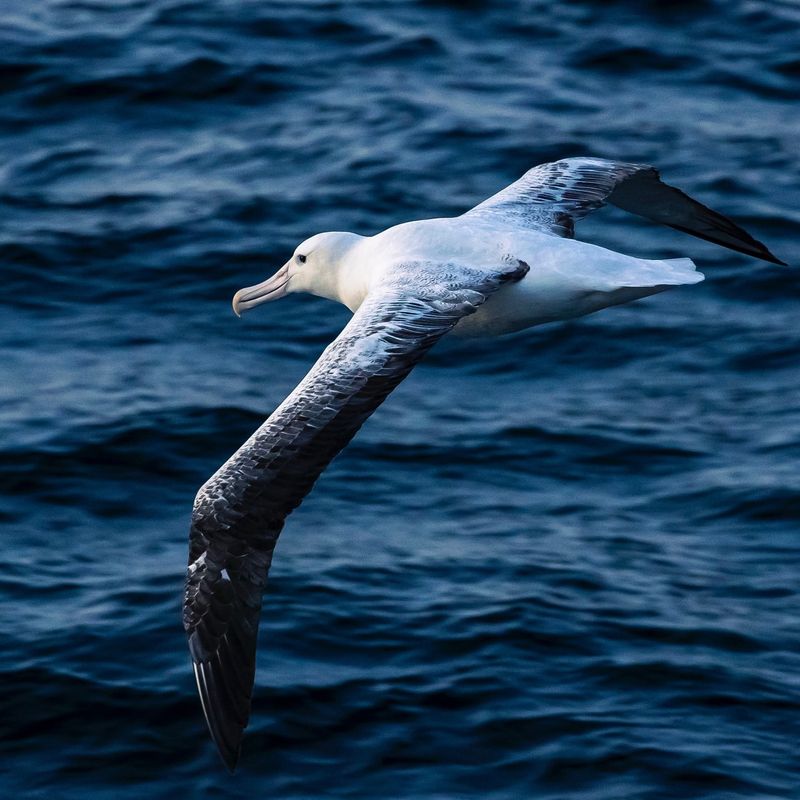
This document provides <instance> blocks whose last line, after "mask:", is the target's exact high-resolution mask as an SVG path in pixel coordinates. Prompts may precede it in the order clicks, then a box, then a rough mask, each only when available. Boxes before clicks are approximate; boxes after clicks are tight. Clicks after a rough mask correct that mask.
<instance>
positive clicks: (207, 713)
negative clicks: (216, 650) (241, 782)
mask: <svg viewBox="0 0 800 800" xmlns="http://www.w3.org/2000/svg"><path fill="white" fill-rule="evenodd" d="M193 666H194V675H195V680H196V681H197V690H198V693H199V694H200V703H201V705H202V708H203V716H204V717H205V720H206V725H207V726H208V731H209V733H210V734H211V738H212V740H213V741H214V744H215V745H216V746H217V752H218V753H219V756H220V758H221V759H222V763H223V764H224V765H225V767H226V769H227V770H228V772H230V774H231V775H233V773H234V772H236V766H237V764H238V763H239V756H240V755H241V752H242V737H243V735H244V728H245V727H246V724H247V723H246V721H245V724H244V725H241V724H238V723H237V722H235V721H234V720H233V719H232V718H231V716H230V714H227V713H224V710H223V709H222V708H220V707H219V703H220V700H221V698H220V696H219V689H218V687H217V686H216V682H217V681H216V677H215V675H214V666H213V663H212V662H208V661H205V662H203V661H199V662H198V661H194V662H193Z"/></svg>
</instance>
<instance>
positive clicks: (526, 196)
mask: <svg viewBox="0 0 800 800" xmlns="http://www.w3.org/2000/svg"><path fill="white" fill-rule="evenodd" d="M605 203H611V204H612V205H615V206H618V207H619V208H622V209H624V210H625V211H630V212H631V213H632V214H638V215H639V216H640V217H646V218H647V219H651V220H653V221H654V222H660V223H662V224H663V225H669V226H670V227H671V228H676V229H677V230H679V231H683V232H684V233H689V234H691V235H692V236H698V237H699V238H701V239H707V240H708V241H709V242H714V243H715V244H719V245H722V246H723V247H729V248H730V249H731V250H737V251H738V252H740V253H746V254H747V255H750V256H755V257H756V258H761V259H763V260H764V261H771V262H772V263H774V264H783V263H784V262H783V261H781V260H780V259H778V258H776V257H775V256H774V255H772V253H770V251H769V250H768V249H767V247H766V246H765V245H763V244H762V243H761V242H759V241H756V240H755V239H754V238H753V237H752V236H750V234H749V233H747V231H744V230H742V228H740V227H739V226H738V225H736V224H735V223H733V222H731V220H729V219H728V218H727V217H724V216H722V214H718V213H717V212H716V211H713V210H712V209H710V208H708V207H707V206H704V205H703V204H702V203H698V202H697V201H696V200H692V198H691V197H689V196H688V195H687V194H684V193H683V192H682V191H680V189H676V188H675V187H673V186H669V185H668V184H666V183H663V182H662V181H661V178H660V177H659V173H658V170H656V169H655V168H654V167H651V166H649V165H647V164H626V163H624V162H621V161H607V160H606V159H603V158H564V159H562V160H561V161H553V162H552V163H549V164H540V165H539V166H538V167H534V168H533V169H531V170H528V172H526V173H525V174H524V175H523V176H522V177H521V178H520V179H519V180H518V181H515V182H514V183H512V184H511V185H509V186H507V187H506V188H505V189H502V190H501V191H499V192H498V193H497V194H495V195H493V196H492V197H490V198H489V199H488V200H484V201H483V202H482V203H480V204H479V205H477V206H475V208H473V209H471V210H470V211H468V212H467V213H466V215H465V216H469V215H473V216H487V215H489V216H493V217H498V218H505V219H506V220H507V221H510V222H512V223H513V224H521V225H525V226H531V227H534V228H538V229H540V230H543V231H546V232H548V233H554V234H556V235H558V236H566V237H569V238H572V237H573V236H574V233H575V220H578V219H581V218H582V217H585V216H586V215H587V214H589V213H590V212H592V211H594V210H596V209H598V208H600V207H601V206H603V205H605Z"/></svg>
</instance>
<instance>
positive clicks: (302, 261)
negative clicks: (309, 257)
mask: <svg viewBox="0 0 800 800" xmlns="http://www.w3.org/2000/svg"><path fill="white" fill-rule="evenodd" d="M297 260H298V261H299V262H300V263H301V264H305V263H306V257H305V256H302V255H298V256H297Z"/></svg>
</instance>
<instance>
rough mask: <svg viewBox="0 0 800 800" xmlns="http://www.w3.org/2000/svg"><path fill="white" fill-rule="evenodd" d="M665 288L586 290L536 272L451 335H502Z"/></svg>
mask: <svg viewBox="0 0 800 800" xmlns="http://www.w3.org/2000/svg"><path fill="white" fill-rule="evenodd" d="M666 288H668V287H666V286H635V287H622V288H619V289H614V290H611V291H597V290H587V289H585V288H581V287H580V286H579V285H577V284H576V285H569V284H565V282H564V279H563V275H552V274H550V275H548V274H541V273H535V272H534V271H533V270H532V271H531V272H530V273H528V275H527V276H526V277H525V278H523V279H522V280H521V281H520V282H519V283H516V284H513V285H511V286H504V287H503V288H502V289H500V290H499V291H498V292H497V293H496V294H495V295H493V296H492V297H490V298H489V299H488V300H487V301H486V302H485V303H484V304H483V305H482V306H481V307H480V308H479V309H478V310H477V311H476V312H475V313H474V314H471V315H470V316H468V317H465V318H464V319H462V320H461V321H460V322H459V323H458V324H457V325H456V327H455V328H454V329H453V331H452V335H454V336H464V337H483V336H502V335H503V334H506V333H514V332H515V331H521V330H524V329H525V328H531V327H533V326H534V325H542V324H543V323H545V322H556V321H558V320H565V319H573V318H575V317H582V316H584V315H585V314H591V313H592V312H594V311H599V310H600V309H603V308H608V307H609V306H614V305H618V304H620V303H627V302H630V301H631V300H638V299H639V298H640V297H647V296H648V295H651V294H657V293H658V292H661V291H663V290H664V289H666Z"/></svg>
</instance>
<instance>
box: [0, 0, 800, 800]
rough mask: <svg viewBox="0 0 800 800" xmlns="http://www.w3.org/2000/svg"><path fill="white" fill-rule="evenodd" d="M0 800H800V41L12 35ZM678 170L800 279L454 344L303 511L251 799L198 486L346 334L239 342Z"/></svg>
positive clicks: (372, 14) (662, 233) (469, 34)
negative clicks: (496, 235)
mask: <svg viewBox="0 0 800 800" xmlns="http://www.w3.org/2000/svg"><path fill="white" fill-rule="evenodd" d="M0 89H1V90H2V103H1V104H0V117H1V118H2V121H1V124H0V145H1V146H2V150H1V152H2V153H3V157H2V160H1V161H0V275H2V291H0V303H2V310H1V311H0V364H2V371H1V372H0V375H2V381H0V396H1V401H0V432H1V433H0V474H1V476H2V479H1V481H0V493H1V495H2V501H1V502H0V518H2V544H3V568H2V572H1V573H0V611H1V612H2V625H1V626H0V627H1V628H2V633H3V636H2V641H3V645H2V647H1V648H0V685H1V686H2V691H1V692H0V749H1V752H0V795H2V796H3V797H9V798H48V800H50V799H51V798H54V799H55V800H77V799H78V798H80V799H81V800H84V799H85V798H90V799H91V800H100V798H114V799H115V800H129V799H130V800H139V798H148V800H158V799H160V798H169V799H170V800H174V798H176V797H192V798H194V797H198V798H199V797H203V798H239V797H245V796H246V797H265V798H266V797H272V798H315V799H317V798H322V797H325V798H328V797H330V798H368V799H372V798H402V799H404V800H406V799H407V800H411V799H412V798H413V799H414V800H417V799H418V800H423V799H424V800H434V799H435V800H445V799H447V800H449V799H450V798H491V799H492V800H501V798H502V799H506V798H543V799H544V800H565V798H582V799H585V800H618V799H619V798H626V800H634V799H636V800H639V799H640V798H641V799H642V800H644V799H645V798H647V799H651V798H652V799H655V798H659V799H662V798H665V799H672V798H707V799H709V800H723V799H724V800H729V799H730V798H739V797H741V798H797V797H800V470H799V469H798V466H799V464H798V455H799V454H800V306H798V299H799V296H800V278H799V277H798V275H800V272H798V267H797V265H798V264H800V246H798V240H800V204H799V203H798V200H799V199H800V155H799V154H798V134H800V124H798V109H799V108H800V7H798V5H797V4H796V3H794V2H779V1H776V2H766V1H765V0H749V1H748V2H727V0H718V2H714V1H713V0H693V1H692V2H685V3H669V4H664V3H657V2H655V0H652V1H650V0H647V1H646V2H637V3H634V2H611V3H605V2H603V3H601V2H589V1H588V0H585V1H576V2H564V3H546V2H533V1H532V0H517V2H499V0H498V2H490V1H489V0H486V2H481V1H480V0H472V2H458V3H456V2H444V0H439V1H438V2H437V1H436V0H413V1H412V0H398V2H392V3H388V2H384V3H380V2H374V1H372V0H348V2H344V1H343V0H342V1H341V2H335V1H334V0H321V1H320V2H315V1H313V0H308V1H307V2H298V1H296V0H292V1H289V2H265V1H264V0H258V2H256V1H255V0H252V1H247V2H246V1H244V0H198V1H197V2H191V1H182V0H102V1H101V0H79V1H77V2H72V1H67V0H36V1H35V2H33V1H31V2H24V3H23V2H15V3H12V2H0ZM583 154H592V155H598V156H604V157H611V158H619V159H624V160H632V161H645V162H651V163H654V164H656V165H658V166H659V167H660V168H661V169H662V171H663V173H664V175H665V177H666V178H667V180H669V181H670V182H672V183H674V184H677V185H679V186H681V187H682V188H684V189H685V190H687V191H689V192H691V193H692V194H693V195H695V196H696V197H698V198H699V199H701V200H703V201H704V202H706V203H708V204H709V205H712V206H713V207H715V208H717V209H719V210H720V211H722V212H723V213H727V214H729V215H731V216H732V217H734V218H735V219H736V220H738V221H739V222H740V223H741V224H743V225H744V226H745V227H747V228H748V229H749V230H750V231H751V232H752V233H753V234H754V235H755V236H756V237H757V238H760V239H763V240H764V241H765V242H766V243H767V244H768V245H769V246H770V247H771V248H772V249H773V251H774V252H775V253H776V254H777V255H778V256H779V257H782V258H783V259H784V260H786V261H788V262H789V263H790V264H791V265H794V266H790V267H788V268H785V267H784V268H782V267H776V266H774V265H771V264H766V263H763V262H758V261H755V260H753V259H749V258H747V257H745V256H740V255H738V254H736V253H732V252H730V251H727V250H722V249H720V248H716V247H714V246H712V245H710V244H707V243H705V242H702V241H699V240H697V239H692V238H690V237H686V236H683V235H681V234H679V233H677V232H675V231H671V230H668V229H665V228H659V227H657V226H654V225H652V224H649V223H646V222H645V221H643V220H641V219H639V218H636V217H631V216H629V215H626V214H624V213H623V212H620V211H617V210H614V209H605V210H603V211H601V212H599V213H598V214H595V215H593V216H592V217H591V218H589V219H587V220H585V221H584V222H583V223H582V224H580V225H579V228H578V235H579V237H581V238H588V239H590V240H592V241H595V242H597V243H598V244H602V245H605V246H608V247H612V248H615V249H619V250H622V251H625V252H628V253H632V254H635V255H643V256H645V255H649V256H652V257H677V256H690V257H692V258H694V259H695V260H696V262H697V264H698V266H699V268H700V269H701V270H703V271H704V272H705V273H706V275H707V280H706V281H705V283H703V284H700V285H697V286H691V287H685V288H681V289H678V290H676V291H672V292H668V293H664V294H662V295H659V296H656V297H652V298H649V299H647V300H644V301H640V302H637V303H635V304H631V305H628V306H624V307H619V308H615V309H610V310H608V311H605V312H601V313H600V314H597V315H594V316H591V317H588V318H585V319H582V320H577V321H574V322H570V323H566V324H557V325H551V326H544V327H541V328H537V329H533V330H530V331H527V332H523V333H520V334H518V335H515V336H512V337H509V338H506V339H503V340H501V341H494V342H474V341H447V340H446V341H444V342H442V343H441V344H440V345H439V346H438V347H437V348H436V349H435V350H434V352H432V353H431V354H430V356H429V357H428V358H427V359H426V361H425V362H424V363H423V364H422V365H421V366H420V367H418V368H417V369H416V370H415V372H414V373H413V374H412V375H411V377H410V378H409V379H408V380H407V381H406V382H405V383H404V384H403V385H402V386H401V387H400V388H399V389H398V390H397V392H396V393H395V394H394V395H393V396H392V397H390V398H389V400H388V401H387V403H386V404H385V405H384V406H383V407H382V408H381V409H379V411H378V412H377V413H376V414H375V416H374V417H373V418H372V419H371V420H370V421H369V422H368V423H367V425H366V426H365V428H364V429H363V431H362V432H361V433H360V434H359V436H358V437H357V438H356V440H355V441H354V442H353V444H352V445H351V446H350V447H349V448H348V449H347V450H346V451H345V452H344V453H343V454H342V456H341V457H340V458H339V459H337V460H336V461H335V462H334V464H333V465H332V466H331V467H330V469H328V471H327V472H326V473H325V474H324V475H323V477H322V479H321V480H320V481H319V483H318V484H317V486H316V488H315V489H314V491H313V492H312V494H311V495H310V496H309V497H308V498H307V500H306V502H305V503H304V504H303V506H302V507H301V508H300V509H299V510H298V511H297V512H296V513H295V514H294V515H293V516H292V517H291V518H290V520H289V522H288V524H287V526H286V529H285V531H284V533H283V535H282V537H281V540H280V542H279V545H278V548H277V552H276V557H275V561H274V564H273V568H272V572H271V576H270V582H269V586H268V597H267V598H266V601H265V606H264V614H263V620H262V629H261V636H260V648H259V662H258V673H257V679H256V687H255V698H254V706H253V708H254V710H253V717H252V721H251V725H250V728H249V730H248V735H247V737H246V739H245V743H244V749H243V755H242V760H241V764H240V768H239V770H238V772H237V774H236V775H234V776H230V775H228V774H227V773H226V771H225V770H224V768H223V766H222V764H221V762H220V761H219V759H218V757H217V755H216V753H215V751H214V747H213V745H212V743H211V742H210V739H209V737H208V735H207V733H206V730H205V725H204V722H203V719H202V715H201V711H200V706H199V702H198V700H197V697H196V692H195V687H194V683H193V678H192V674H191V668H190V663H189V657H188V653H187V650H186V646H185V639H184V634H183V630H182V628H181V623H180V602H181V593H182V583H183V576H184V569H185V564H186V554H187V533H188V522H189V514H190V509H191V503H192V499H193V497H194V494H195V492H196V490H197V488H198V487H199V486H200V485H201V484H202V483H203V482H204V481H205V479H206V478H207V477H208V476H209V475H210V474H211V473H212V472H213V471H214V470H215V469H216V467H217V466H218V465H219V464H220V463H221V462H222V461H223V460H224V459H225V458H226V457H227V456H228V455H229V454H230V453H231V452H232V451H233V450H234V449H235V448H236V447H237V446H238V445H239V444H240V443H241V442H242V441H243V440H244V438H245V437H246V436H247V435H248V434H249V433H250V432H251V431H252V430H253V429H254V428H255V427H256V426H258V425H259V424H260V423H261V421H262V420H263V419H264V418H265V417H266V416H267V415H268V414H269V413H270V411H271V410H272V409H273V408H274V407H275V406H276V405H277V404H278V403H279V402H280V401H281V400H282V399H283V398H284V397H285V396H286V394H287V393H288V392H289V391H290V390H291V389H292V388H293V387H294V385H295V384H296V382H297V381H298V380H299V378H300V377H301V376H302V375H303V374H304V373H305V371H306V370H307V369H308V367H309V366H310V365H311V363H312V362H313V360H314V359H315V358H316V356H317V355H318V354H319V352H320V351H321V350H322V349H323V347H324V346H325V345H326V344H327V343H328V342H329V341H330V340H331V339H332V338H333V337H334V335H335V334H336V333H337V331H338V330H339V329H340V328H341V326H342V325H343V323H344V322H345V320H346V319H347V317H348V313H347V311H346V310H345V309H343V308H340V307H338V306H335V305H333V304H331V303H328V302H325V301H322V300H317V299H314V298H311V297H304V296H297V295H295V296H292V297H291V298H289V299H286V300H284V301H282V302H280V303H276V304H274V305H269V306H265V307H263V308H260V309H258V310H256V311H254V312H252V313H251V314H248V315H247V317H246V318H244V319H243V320H237V319H236V318H235V317H234V316H233V314H232V313H231V309H230V298H231V296H232V294H233V293H234V291H235V290H236V289H238V288H240V287H241V286H245V285H249V284H252V283H255V282H257V281H260V280H262V279H263V278H265V277H266V276H267V275H269V274H271V272H272V271H273V270H274V269H275V268H276V267H277V266H279V265H281V264H282V263H283V262H284V260H285V259H286V258H287V256H288V254H289V253H291V251H292V249H293V248H294V246H295V245H296V244H297V243H298V242H299V241H301V240H302V239H304V238H305V237H307V236H308V235H310V234H313V233H315V232H318V231H321V230H328V229H333V230H353V231H357V232H360V233H371V232H375V231H378V230H381V229H382V228H384V227H387V226H389V225H392V224H394V223H397V222H401V221H405V220H408V219H415V218H421V217H426V216H442V215H450V214H456V213H459V212H461V211H463V210H465V209H467V208H469V207H470V206H472V205H474V204H475V203H476V202H478V201H480V200H481V199H483V198H484V197H486V196H488V195H489V194H491V193H493V192H495V191H496V190H497V189H499V188H500V187H502V186H504V185H505V184H506V183H508V182H510V181H511V180H513V179H515V178H516V177H518V176H519V175H520V174H521V173H522V172H523V171H524V170H526V169H527V168H529V167H530V166H532V165H534V164H537V163H540V162H543V161H548V160H552V159H555V158H559V157H564V156H569V155H583Z"/></svg>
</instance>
